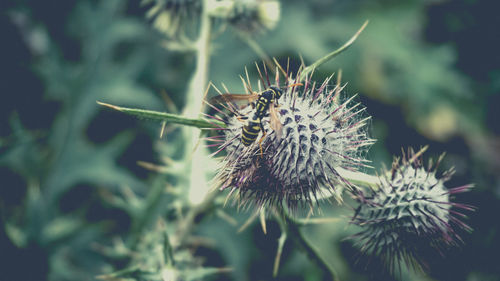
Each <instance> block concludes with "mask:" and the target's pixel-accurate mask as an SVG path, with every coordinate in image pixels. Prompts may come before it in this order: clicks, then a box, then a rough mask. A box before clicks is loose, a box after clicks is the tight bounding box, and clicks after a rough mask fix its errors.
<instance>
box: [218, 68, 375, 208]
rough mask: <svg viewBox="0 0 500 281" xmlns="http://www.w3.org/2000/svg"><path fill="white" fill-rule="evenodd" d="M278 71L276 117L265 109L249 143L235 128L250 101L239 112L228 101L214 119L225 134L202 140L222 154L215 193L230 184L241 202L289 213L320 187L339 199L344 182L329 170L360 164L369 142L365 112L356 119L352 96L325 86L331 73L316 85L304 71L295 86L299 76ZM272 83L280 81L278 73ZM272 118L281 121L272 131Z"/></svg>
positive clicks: (313, 197) (243, 122) (239, 126)
mask: <svg viewBox="0 0 500 281" xmlns="http://www.w3.org/2000/svg"><path fill="white" fill-rule="evenodd" d="M258 71H259V73H260V69H258ZM265 72H266V75H264V76H265V77H266V78H267V79H264V78H263V76H262V75H261V82H262V84H264V85H266V84H267V85H268V87H267V89H269V88H270V87H271V83H269V79H268V77H267V76H268V75H267V71H265ZM282 72H283V73H284V76H285V77H286V79H285V85H284V87H282V88H280V89H281V91H282V96H281V98H279V99H278V100H277V101H276V103H277V104H278V105H276V107H277V110H276V114H275V119H277V120H273V114H272V112H271V110H270V112H269V113H267V114H266V115H265V117H263V118H262V120H261V122H260V123H261V126H262V128H263V130H260V131H259V133H258V136H256V140H255V141H254V142H253V143H251V144H250V145H249V146H245V145H244V144H243V143H242V132H243V127H244V126H246V125H247V124H248V122H249V121H248V119H249V118H251V117H252V113H253V112H254V110H255V109H253V107H252V106H247V107H245V108H243V109H241V110H240V109H238V108H236V107H234V106H233V105H232V104H231V103H230V102H228V103H227V106H226V108H228V109H230V111H231V112H232V113H231V114H228V115H226V118H225V119H222V118H218V119H219V120H224V122H225V123H226V128H224V129H222V128H220V129H222V131H223V132H224V134H223V135H221V136H217V137H210V138H208V140H209V141H215V142H216V144H214V146H218V150H217V151H216V152H215V153H214V154H217V153H219V152H220V151H222V150H225V152H226V156H225V157H224V159H223V160H222V161H221V167H220V169H219V172H218V175H217V176H216V184H217V185H218V186H220V189H221V190H224V189H227V188H229V189H230V190H231V192H230V194H233V192H235V191H237V193H236V194H237V198H238V200H239V203H240V205H247V203H255V204H256V205H258V206H266V205H270V206H282V205H283V204H285V205H287V206H288V207H289V208H290V209H292V210H294V209H296V208H297V206H298V205H312V203H313V202H314V201H317V195H318V194H320V193H323V192H324V191H328V192H330V193H331V195H333V196H334V197H335V198H336V199H337V200H338V201H339V202H341V201H342V199H341V194H342V190H343V188H344V187H345V186H347V187H349V188H350V187H351V185H350V184H349V182H348V181H347V180H346V179H344V178H343V177H342V176H340V175H339V173H338V171H337V170H336V169H338V168H343V169H350V170H357V169H359V168H360V167H362V166H366V162H367V160H365V159H364V158H363V155H364V152H366V150H367V148H368V147H369V146H370V145H371V144H372V142H373V141H372V140H371V139H370V138H369V137H368V136H367V133H366V125H367V120H368V119H369V118H370V117H366V118H363V119H362V118H360V117H359V116H360V115H362V114H361V113H362V112H363V111H364V108H363V107H361V106H360V104H359V103H358V104H355V105H351V101H352V99H353V97H351V98H350V99H348V100H346V101H344V102H341V103H339V102H338V100H339V95H340V88H338V87H329V81H330V80H331V78H332V76H330V77H329V78H327V79H326V80H325V81H324V82H323V83H322V84H321V85H318V86H317V85H316V83H315V82H312V81H311V76H309V77H307V78H306V79H305V81H304V83H303V84H302V86H295V85H296V84H297V82H298V81H297V80H296V79H294V78H293V77H291V75H289V71H288V70H287V71H286V72H285V71H284V70H282ZM276 73H278V68H277V69H276ZM299 76H300V75H297V76H296V77H299ZM242 80H243V84H244V87H245V88H247V89H251V86H250V82H249V79H248V75H247V81H246V82H245V80H244V79H243V78H242ZM266 82H267V83H266ZM274 85H280V83H279V75H276V79H275V84H274ZM291 85H293V86H291ZM249 92H251V91H249ZM260 93H262V91H261V92H260ZM220 112H221V113H222V111H220ZM215 118H217V117H215ZM276 121H277V122H279V123H280V124H281V126H280V127H279V128H280V129H279V130H276V129H273V128H275V127H274V126H273V125H272V123H273V122H276Z"/></svg>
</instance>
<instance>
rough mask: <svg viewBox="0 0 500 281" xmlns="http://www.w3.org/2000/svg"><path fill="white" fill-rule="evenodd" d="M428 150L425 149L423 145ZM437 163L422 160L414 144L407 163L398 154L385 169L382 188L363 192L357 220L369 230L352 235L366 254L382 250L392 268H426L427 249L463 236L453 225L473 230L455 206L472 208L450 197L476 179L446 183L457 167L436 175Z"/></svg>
mask: <svg viewBox="0 0 500 281" xmlns="http://www.w3.org/2000/svg"><path fill="white" fill-rule="evenodd" d="M421 152H423V151H421ZM443 156H444V155H442V156H441V157H440V158H439V159H438V161H437V163H436V165H434V166H433V165H432V160H431V161H429V165H428V167H427V168H425V167H424V165H422V159H421V153H420V152H419V153H415V152H414V151H413V150H411V149H410V150H409V151H408V154H407V156H405V155H404V154H403V157H402V163H400V162H399V160H400V159H399V158H395V160H394V162H393V165H392V169H391V171H389V172H388V171H385V170H384V171H383V176H381V177H380V183H379V185H378V189H377V190H374V191H372V192H371V195H370V196H366V197H365V196H362V195H361V196H359V198H358V199H359V201H360V206H359V207H358V208H357V210H356V212H355V215H354V217H353V219H352V222H353V223H355V224H357V225H359V226H361V227H363V229H364V230H362V231H361V232H359V233H357V234H356V235H354V236H353V237H351V238H353V239H355V240H356V244H357V245H358V246H359V247H360V248H361V251H362V252H364V253H365V254H367V255H369V256H372V255H378V256H380V257H381V258H382V260H383V261H384V262H385V263H387V265H388V268H389V269H390V271H391V272H394V271H395V270H396V269H397V270H400V265H401V262H404V263H406V265H407V266H412V267H414V268H416V269H422V268H425V263H424V260H423V257H422V252H424V251H426V250H429V249H430V250H432V249H434V250H437V251H438V252H439V253H441V254H442V253H443V250H444V248H445V247H447V246H450V245H456V244H457V241H462V240H461V238H460V237H459V235H458V234H457V233H456V231H455V229H454V227H455V226H458V227H459V228H462V229H465V230H468V231H470V230H471V229H470V227H469V226H467V225H466V224H465V223H463V222H462V221H460V220H459V219H458V218H457V217H456V216H460V217H465V215H464V214H462V213H460V212H458V211H457V210H456V209H465V210H472V209H473V208H472V207H471V206H469V205H465V204H458V203H454V202H451V201H450V195H451V194H455V193H460V192H465V191H468V190H469V189H470V188H471V187H472V185H470V184H468V185H464V186H460V187H455V188H451V189H447V188H446V187H445V185H444V183H445V182H446V181H448V180H449V179H450V178H451V176H452V175H453V173H454V170H453V169H450V170H448V171H446V172H444V173H443V174H442V175H441V177H437V176H436V169H437V167H438V165H439V163H440V162H441V160H442V159H443Z"/></svg>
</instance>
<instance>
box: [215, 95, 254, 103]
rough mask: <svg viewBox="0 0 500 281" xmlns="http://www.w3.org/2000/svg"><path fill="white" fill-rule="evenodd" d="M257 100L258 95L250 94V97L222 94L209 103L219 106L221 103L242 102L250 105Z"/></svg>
mask: <svg viewBox="0 0 500 281" xmlns="http://www.w3.org/2000/svg"><path fill="white" fill-rule="evenodd" d="M258 98H259V95H258V94H251V95H238V94H224V95H218V96H215V97H213V98H211V99H210V103H211V104H221V103H231V102H244V101H246V102H247V103H250V102H253V101H254V100H256V99H258Z"/></svg>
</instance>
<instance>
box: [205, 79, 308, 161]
mask: <svg viewBox="0 0 500 281" xmlns="http://www.w3.org/2000/svg"><path fill="white" fill-rule="evenodd" d="M295 86H302V83H296V84H292V85H288V86H286V87H283V88H280V87H276V86H269V87H268V88H267V89H265V90H264V91H262V92H260V93H255V92H254V93H252V94H247V95H240V94H229V93H228V94H223V95H220V96H217V97H214V98H212V100H211V101H212V103H221V102H226V103H228V102H231V101H238V100H247V101H249V102H250V105H251V106H252V108H253V109H254V110H253V112H252V113H251V115H250V117H248V119H247V123H246V125H245V126H243V128H242V132H241V143H242V144H243V145H244V146H250V145H251V144H252V143H254V142H255V140H256V139H257V136H258V135H259V132H260V131H262V134H263V135H262V137H261V138H260V140H259V147H260V151H261V155H262V154H263V153H262V141H263V140H264V137H265V136H266V130H265V129H264V126H263V124H262V119H263V118H264V117H266V116H267V115H268V113H269V117H270V124H269V125H270V127H271V129H273V131H274V132H275V134H276V135H277V136H278V137H280V136H281V129H282V124H281V122H280V120H279V117H278V110H277V108H278V107H279V104H278V100H279V98H280V97H281V96H282V95H283V90H284V89H285V88H289V87H295Z"/></svg>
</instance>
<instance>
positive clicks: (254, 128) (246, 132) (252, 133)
mask: <svg viewBox="0 0 500 281" xmlns="http://www.w3.org/2000/svg"><path fill="white" fill-rule="evenodd" d="M259 132H260V120H259V119H250V120H248V123H247V124H246V125H245V126H244V127H243V131H242V133H241V142H242V143H243V145H244V146H249V145H251V144H252V143H253V142H254V141H255V140H256V139H257V136H258V135H259Z"/></svg>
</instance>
